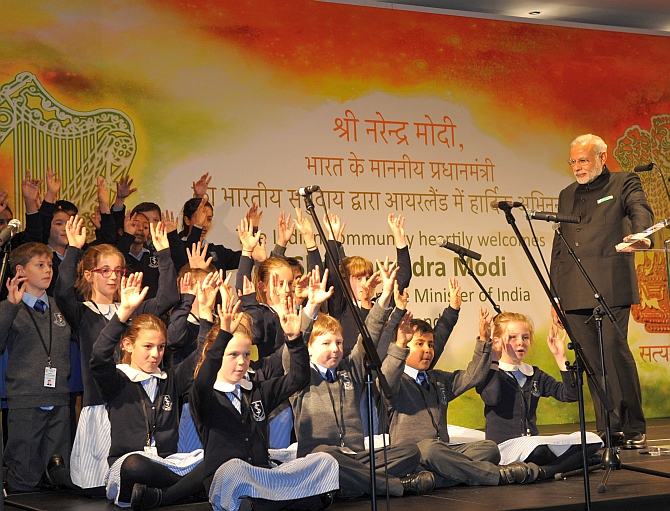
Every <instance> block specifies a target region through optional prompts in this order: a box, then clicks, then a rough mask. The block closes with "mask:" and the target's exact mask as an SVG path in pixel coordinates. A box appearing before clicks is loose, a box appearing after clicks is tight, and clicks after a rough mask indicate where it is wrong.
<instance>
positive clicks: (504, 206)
mask: <svg viewBox="0 0 670 511" xmlns="http://www.w3.org/2000/svg"><path fill="white" fill-rule="evenodd" d="M521 206H523V202H512V201H508V200H501V201H500V202H498V201H495V200H494V201H493V202H492V203H491V209H495V210H496V211H497V210H499V209H501V210H502V211H511V209H512V208H520V207H521Z"/></svg>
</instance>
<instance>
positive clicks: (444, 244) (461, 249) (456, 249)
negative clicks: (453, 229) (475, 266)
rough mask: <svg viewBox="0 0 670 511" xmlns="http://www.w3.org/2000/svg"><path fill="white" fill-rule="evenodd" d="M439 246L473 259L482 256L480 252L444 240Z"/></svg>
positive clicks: (478, 258)
mask: <svg viewBox="0 0 670 511" xmlns="http://www.w3.org/2000/svg"><path fill="white" fill-rule="evenodd" d="M440 237H441V236H440ZM442 239H444V238H442ZM440 246H441V247H442V248H446V249H447V250H451V251H452V252H456V253H457V254H458V255H462V256H464V257H471V258H472V259H474V260H475V261H479V260H480V259H481V258H482V255H481V254H478V253H477V252H474V251H472V250H469V249H467V248H465V247H461V246H460V245H456V243H449V242H448V241H444V242H442V243H440Z"/></svg>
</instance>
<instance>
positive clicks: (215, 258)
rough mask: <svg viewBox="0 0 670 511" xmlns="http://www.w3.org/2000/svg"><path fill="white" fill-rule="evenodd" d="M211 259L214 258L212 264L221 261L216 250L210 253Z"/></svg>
mask: <svg viewBox="0 0 670 511" xmlns="http://www.w3.org/2000/svg"><path fill="white" fill-rule="evenodd" d="M208 254H209V257H211V258H212V262H213V263H215V262H216V261H218V260H219V256H217V255H216V252H215V251H214V250H212V251H210V252H208Z"/></svg>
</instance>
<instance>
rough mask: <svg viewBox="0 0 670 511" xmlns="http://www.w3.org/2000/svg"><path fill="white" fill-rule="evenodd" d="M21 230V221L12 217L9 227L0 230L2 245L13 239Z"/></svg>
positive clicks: (0, 245) (0, 243) (0, 244)
mask: <svg viewBox="0 0 670 511" xmlns="http://www.w3.org/2000/svg"><path fill="white" fill-rule="evenodd" d="M20 230H21V222H20V221H19V220H17V219H16V218H12V219H11V220H10V221H9V223H8V224H7V227H5V228H4V229H3V230H2V231H0V247H4V246H5V243H7V242H8V241H9V240H11V239H12V237H13V236H14V235H15V234H16V233H17V232H19V231H20Z"/></svg>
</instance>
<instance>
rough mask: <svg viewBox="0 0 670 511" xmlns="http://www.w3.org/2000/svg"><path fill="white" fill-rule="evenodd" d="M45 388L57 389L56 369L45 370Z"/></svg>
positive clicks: (48, 368) (46, 368) (47, 368)
mask: <svg viewBox="0 0 670 511" xmlns="http://www.w3.org/2000/svg"><path fill="white" fill-rule="evenodd" d="M44 386H45V387H51V388H55V387H56V368H55V367H45V368H44Z"/></svg>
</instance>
